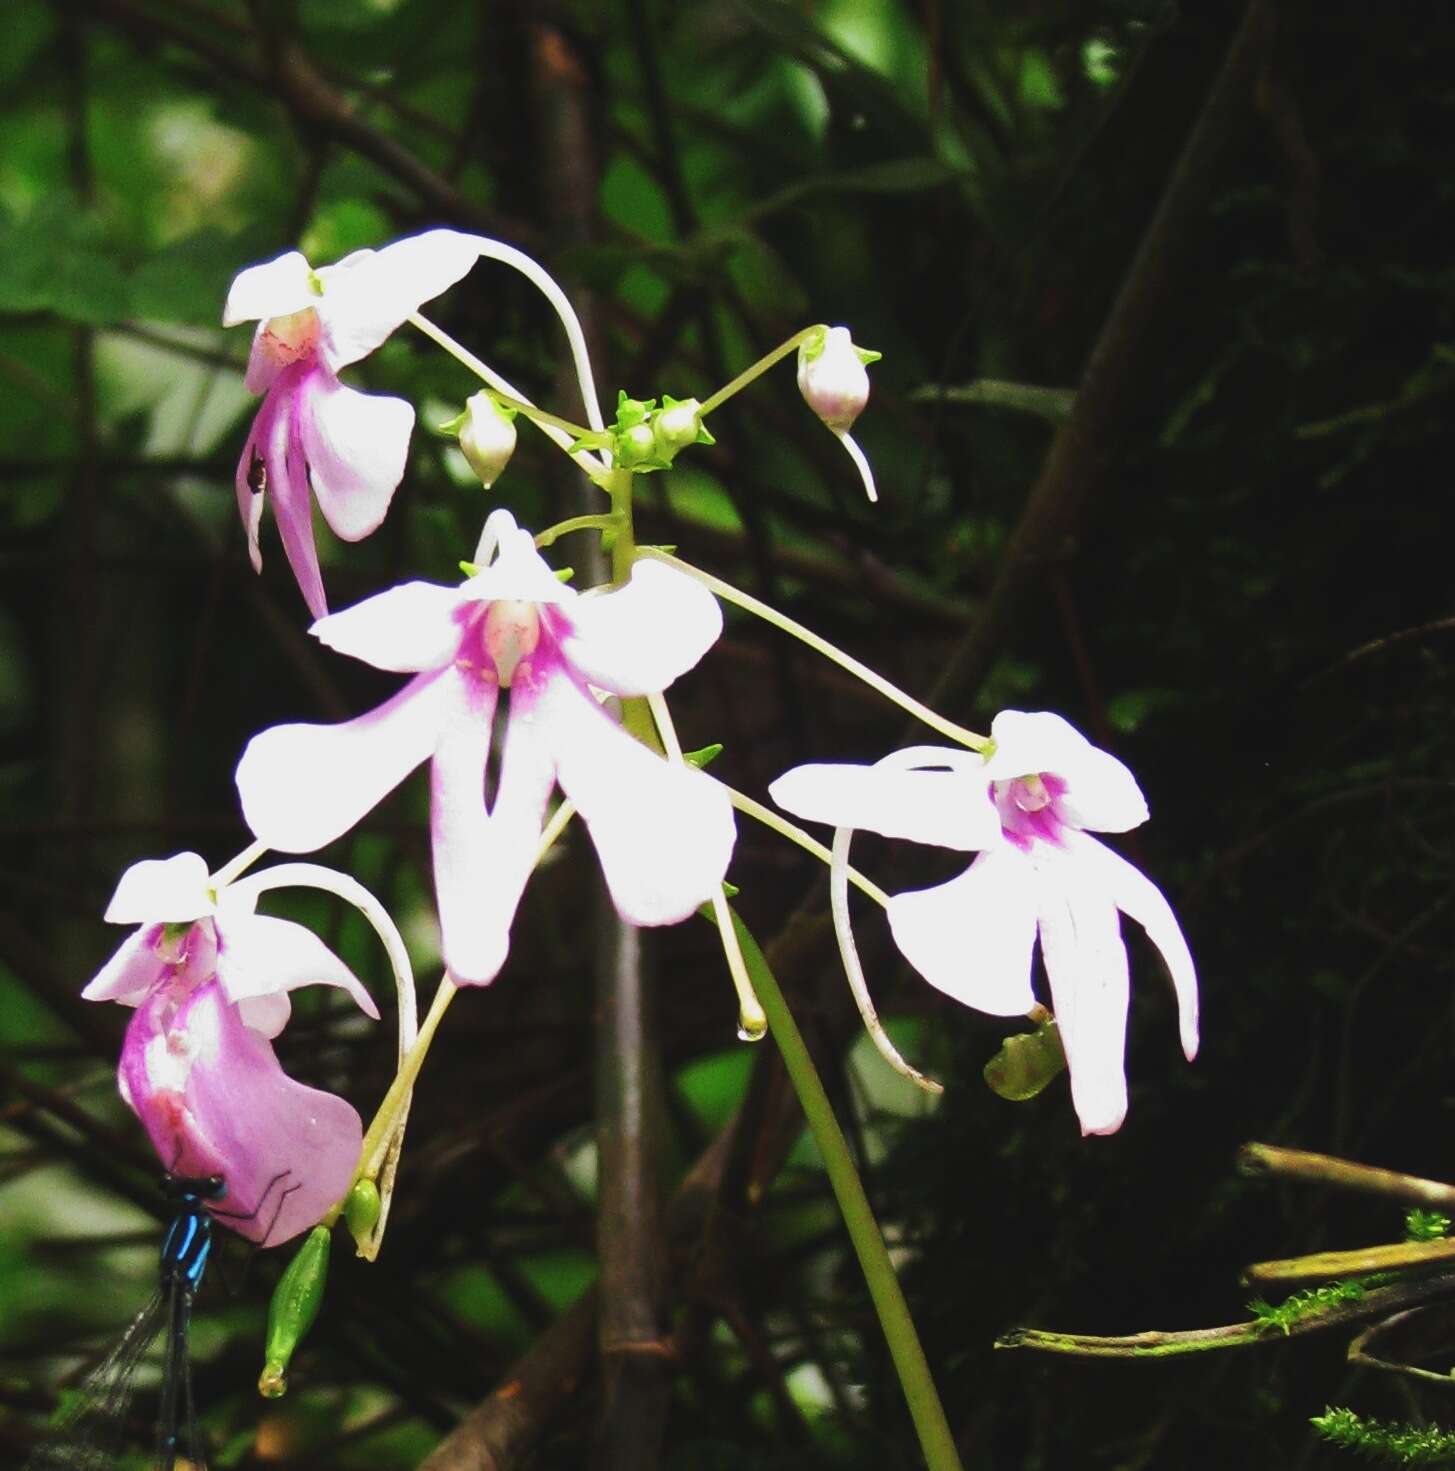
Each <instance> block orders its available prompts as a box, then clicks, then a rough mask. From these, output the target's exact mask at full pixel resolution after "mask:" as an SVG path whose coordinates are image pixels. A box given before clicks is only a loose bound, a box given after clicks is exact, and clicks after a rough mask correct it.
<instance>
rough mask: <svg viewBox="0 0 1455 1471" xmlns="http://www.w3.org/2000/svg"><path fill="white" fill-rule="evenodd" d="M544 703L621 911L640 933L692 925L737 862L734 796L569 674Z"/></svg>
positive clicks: (541, 721)
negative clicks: (638, 732)
mask: <svg viewBox="0 0 1455 1471" xmlns="http://www.w3.org/2000/svg"><path fill="white" fill-rule="evenodd" d="M512 698H514V696H513V697H512ZM537 701H538V703H537V704H536V706H535V709H534V712H533V719H534V720H535V722H536V724H537V725H538V727H539V731H540V736H541V738H542V739H543V740H544V741H545V742H547V743H548V744H549V746H550V748H551V750H552V752H553V753H554V755H555V758H556V779H557V780H558V781H559V782H560V784H561V789H562V791H564V792H565V794H566V795H567V796H568V797H569V798H570V799H571V800H572V801H573V802H574V803H575V804H576V806H577V808H578V810H579V811H580V813H581V817H582V819H583V820H584V821H585V823H586V828H587V831H589V832H590V834H591V841H592V842H593V843H594V844H595V845H596V853H597V857H598V858H599V859H600V860H601V871H602V873H603V874H604V875H605V878H606V886H607V888H608V889H609V890H610V892H611V898H612V902H613V903H614V904H615V905H616V908H617V912H618V913H619V914H620V915H621V917H622V918H623V919H625V920H627V921H628V922H629V923H631V924H638V925H659V924H676V923H677V922H678V921H679V920H682V919H686V918H687V916H688V915H689V914H691V913H692V912H693V910H694V909H696V908H697V907H698V905H700V904H702V903H704V902H705V901H706V900H707V899H708V898H710V897H711V895H712V894H713V893H714V891H715V890H716V889H717V888H718V886H719V885H720V884H721V883H722V879H723V875H724V874H725V873H726V872H727V866H728V862H729V860H730V859H731V857H732V851H733V842H734V840H735V839H736V837H737V827H736V824H735V822H734V820H733V809H732V803H731V802H730V801H729V800H728V796H727V793H726V792H725V791H724V790H723V789H722V788H721V787H720V786H719V785H718V784H717V783H716V782H715V781H713V780H712V779H711V778H710V777H708V776H706V775H705V774H704V773H702V772H700V771H697V770H696V769H694V768H692V767H688V766H681V765H678V764H677V763H675V762H670V761H666V760H664V759H663V758H662V757H661V756H658V755H657V754H656V752H654V751H649V750H648V749H647V748H646V747H645V746H644V745H642V744H641V743H640V742H639V741H636V740H633V739H632V737H631V736H629V735H628V734H627V733H626V732H625V731H624V730H622V728H621V727H620V726H619V725H617V723H616V722H615V721H614V720H613V719H612V718H611V716H610V715H608V714H607V713H606V711H605V710H603V709H602V708H601V706H600V705H598V704H597V703H596V701H595V700H593V699H592V698H591V696H590V695H589V694H587V692H586V691H585V689H584V688H582V687H581V686H579V685H578V684H577V683H576V682H575V681H574V680H573V679H572V678H571V677H570V676H569V675H568V674H566V673H564V672H563V673H562V674H561V675H560V676H558V677H556V678H554V679H551V680H549V681H547V682H546V683H545V685H544V686H543V687H542V688H541V689H540V690H539V691H538V692H537ZM512 718H514V716H513V714H512Z"/></svg>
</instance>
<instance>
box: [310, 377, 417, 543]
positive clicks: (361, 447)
mask: <svg viewBox="0 0 1455 1471" xmlns="http://www.w3.org/2000/svg"><path fill="white" fill-rule="evenodd" d="M295 412H296V413H297V415H298V424H299V430H300V432H301V434H302V439H303V453H304V455H305V456H306V457H307V463H308V478H309V480H310V482H311V483H312V486H313V493H314V495H315V496H317V497H318V504H319V508H320V509H321V510H322V511H323V514H324V518H325V519H326V520H327V522H328V524H329V525H330V526H331V527H332V528H333V530H334V532H335V533H336V534H337V535H338V536H341V537H342V538H343V539H344V540H345V541H361V540H362V539H363V538H364V537H366V536H368V535H369V534H370V533H371V532H373V531H377V530H378V529H379V524H380V522H382V521H383V519H384V517H385V516H386V515H387V514H388V511H389V502H390V501H391V500H392V499H393V496H394V492H395V490H396V489H397V487H398V485H399V481H400V479H401V478H402V477H403V475H404V462H405V460H406V459H407V458H408V455H409V436H410V433H411V432H412V430H413V429H414V407H413V405H412V404H407V403H405V401H404V400H403V399H402V398H390V397H388V396H386V395H384V394H378V393H359V392H358V391H357V390H356V389H353V388H345V387H344V385H343V384H342V383H340V382H339V381H338V379H337V378H335V377H334V376H333V374H332V373H329V372H327V371H319V372H315V373H310V374H309V375H308V376H307V377H306V378H305V379H304V380H303V382H302V384H301V385H300V387H299V391H298V397H297V400H296V407H295Z"/></svg>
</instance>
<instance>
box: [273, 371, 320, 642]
mask: <svg viewBox="0 0 1455 1471" xmlns="http://www.w3.org/2000/svg"><path fill="white" fill-rule="evenodd" d="M285 384H286V385H287V387H286V389H285ZM285 391H286V392H287V394H288V397H287V399H286V400H280V402H279V404H278V407H277V411H276V416H275V418H274V419H273V421H272V424H271V425H270V429H271V432H270V434H269V435H268V447H267V450H266V451H265V455H264V459H265V471H266V474H267V494H268V495H269V496H270V497H271V499H272V502H273V519H274V520H275V521H276V522H277V523H278V536H279V539H280V540H281V541H282V543H283V554H284V556H286V557H287V558H288V565H289V566H290V567H291V568H292V569H293V576H294V578H295V579H296V580H297V582H298V590H299V591H300V592H301V593H302V594H303V601H304V602H305V603H307V604H308V611H309V612H310V613H312V614H313V616H314V617H315V618H322V617H323V616H324V615H325V614H326V613H327V612H328V599H327V598H326V597H325V596H324V591H323V576H322V574H321V573H320V572H319V570H318V549H317V547H316V546H315V545H314V541H313V505H312V501H311V499H310V497H309V494H308V466H307V463H306V462H305V459H304V456H303V445H302V441H301V439H300V438H299V434H298V419H297V415H298V402H297V399H298V393H299V391H300V390H299V386H298V380H297V379H280V380H279V382H278V384H277V385H276V386H275V387H274V389H273V392H274V393H278V394H282V393H284V392H285Z"/></svg>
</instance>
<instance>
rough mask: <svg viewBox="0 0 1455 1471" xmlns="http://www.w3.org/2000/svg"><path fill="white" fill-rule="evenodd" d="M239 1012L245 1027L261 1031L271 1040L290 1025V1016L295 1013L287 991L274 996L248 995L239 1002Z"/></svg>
mask: <svg viewBox="0 0 1455 1471" xmlns="http://www.w3.org/2000/svg"><path fill="white" fill-rule="evenodd" d="M237 1014H238V1015H239V1016H240V1017H241V1018H242V1023H243V1025H244V1026H245V1027H250V1028H251V1029H252V1030H253V1031H255V1032H261V1033H262V1034H263V1036H265V1037H267V1038H268V1039H269V1040H271V1039H272V1038H274V1037H276V1036H277V1035H278V1033H279V1032H281V1031H282V1030H283V1028H284V1027H286V1026H287V1025H288V1018H289V1017H290V1016H292V1015H293V1003H292V1002H291V1001H290V1000H289V999H288V993H287V992H286V991H280V992H277V993H275V994H274V995H272V996H247V997H244V998H243V1000H241V1001H239V1002H238V1003H237Z"/></svg>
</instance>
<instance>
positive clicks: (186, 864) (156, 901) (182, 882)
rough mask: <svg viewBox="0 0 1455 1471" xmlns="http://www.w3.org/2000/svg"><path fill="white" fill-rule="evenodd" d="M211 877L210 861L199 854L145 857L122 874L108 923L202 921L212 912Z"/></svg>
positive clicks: (112, 902) (112, 901) (107, 907)
mask: <svg viewBox="0 0 1455 1471" xmlns="http://www.w3.org/2000/svg"><path fill="white" fill-rule="evenodd" d="M210 877H211V875H210V874H209V873H208V869H207V862H206V860H205V859H204V858H202V857H201V855H200V854H197V853H178V854H176V855H174V856H173V857H171V858H143V859H142V860H141V861H140V862H139V863H133V864H132V865H131V867H130V868H128V869H127V870H126V872H125V873H124V874H122V876H121V880H120V882H119V883H118V884H117V885H116V892H115V893H114V894H113V895H112V896H111V903H110V904H108V905H107V906H106V916H105V918H106V922H107V924H147V923H149V922H151V921H154V920H165V921H167V922H168V923H169V924H186V923H187V922H188V921H190V920H194V919H201V918H202V916H203V915H204V914H211V913H212V907H213V906H212V889H211V885H210V884H209V882H208V880H209V878H210Z"/></svg>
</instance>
